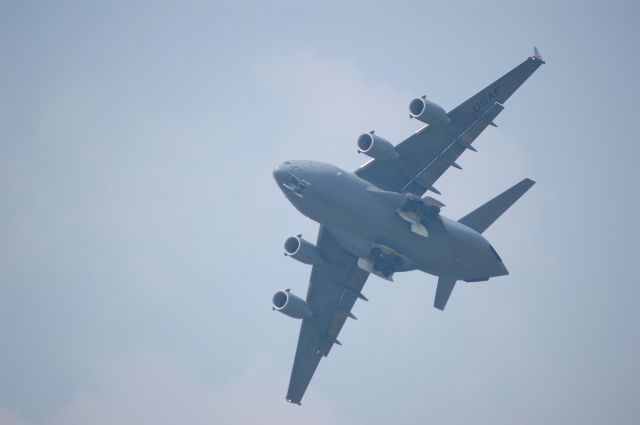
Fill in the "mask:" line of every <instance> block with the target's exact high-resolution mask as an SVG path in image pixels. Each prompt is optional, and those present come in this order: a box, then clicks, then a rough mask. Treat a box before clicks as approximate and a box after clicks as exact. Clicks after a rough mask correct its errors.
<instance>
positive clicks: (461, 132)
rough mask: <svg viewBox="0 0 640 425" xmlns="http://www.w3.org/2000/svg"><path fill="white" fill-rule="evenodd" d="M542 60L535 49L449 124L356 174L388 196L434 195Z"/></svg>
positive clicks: (456, 113) (409, 140)
mask: <svg viewBox="0 0 640 425" xmlns="http://www.w3.org/2000/svg"><path fill="white" fill-rule="evenodd" d="M543 63H544V61H543V60H542V58H541V57H540V54H539V53H538V51H537V49H535V48H534V55H533V56H530V57H529V58H527V59H526V60H525V61H524V62H522V63H521V64H520V65H518V66H517V67H515V68H514V69H512V70H511V71H509V72H508V73H506V74H505V75H503V76H502V77H501V78H499V79H498V80H497V81H495V82H494V83H492V84H490V85H489V86H488V87H486V88H485V89H484V90H481V91H480V92H478V93H477V94H475V95H474V96H472V97H471V98H469V99H467V100H466V101H465V102H464V103H462V104H461V105H459V106H458V107H456V108H455V109H453V110H452V111H450V112H449V113H448V114H447V115H448V116H449V119H450V122H449V123H448V124H444V125H436V126H431V125H427V126H424V127H423V128H421V129H420V130H418V131H417V132H416V133H415V134H413V135H411V136H409V137H408V138H407V139H406V140H404V141H403V142H402V143H400V144H399V145H398V146H396V152H398V158H397V159H391V160H378V159H374V160H371V161H369V162H368V163H366V164H365V165H363V166H362V167H360V169H358V170H357V171H356V174H357V175H358V176H360V177H362V178H363V179H365V180H368V181H370V182H371V183H373V184H375V185H376V186H378V187H381V188H383V189H386V190H391V191H394V192H406V193H413V194H416V195H418V196H422V195H423V194H424V193H425V192H426V191H427V190H431V191H432V192H435V193H438V194H439V193H440V192H438V190H437V189H435V188H434V187H433V184H434V183H435V181H436V180H438V179H439V178H440V176H442V174H444V172H445V171H446V170H447V169H448V168H449V167H451V166H453V167H455V168H460V166H459V165H458V164H456V162H455V161H456V159H457V158H458V157H459V156H460V155H461V154H462V153H463V152H464V151H465V150H467V149H470V150H475V148H474V147H473V146H472V145H471V143H472V142H473V141H474V140H475V139H476V138H477V137H478V136H479V135H480V133H482V132H483V131H484V129H485V128H487V126H489V125H493V126H495V124H494V123H493V120H494V119H495V118H496V117H497V116H498V114H499V113H500V112H501V111H502V110H503V109H504V106H503V104H504V102H505V101H506V100H507V99H508V98H509V97H510V96H511V95H512V94H513V93H514V92H515V91H516V90H517V89H518V88H519V87H520V86H521V85H522V83H524V82H525V81H526V80H527V78H529V76H531V74H533V73H534V72H535V71H536V70H537V69H538V68H539V67H540V65H542V64H543Z"/></svg>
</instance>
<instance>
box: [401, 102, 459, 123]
mask: <svg viewBox="0 0 640 425" xmlns="http://www.w3.org/2000/svg"><path fill="white" fill-rule="evenodd" d="M409 114H410V117H411V118H415V119H417V120H420V121H422V122H423V123H425V124H429V125H443V124H449V122H450V121H451V119H450V118H449V117H448V116H447V113H446V111H445V110H444V109H442V107H441V106H440V105H438V104H437V103H433V102H431V101H430V100H427V96H422V97H416V98H415V99H413V100H412V101H411V102H410V103H409Z"/></svg>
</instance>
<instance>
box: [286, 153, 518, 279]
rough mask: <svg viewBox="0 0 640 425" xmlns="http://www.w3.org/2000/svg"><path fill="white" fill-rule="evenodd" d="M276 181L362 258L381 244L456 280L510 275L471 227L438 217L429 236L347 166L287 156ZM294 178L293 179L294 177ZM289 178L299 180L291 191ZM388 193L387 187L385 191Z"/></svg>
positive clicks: (428, 270)
mask: <svg viewBox="0 0 640 425" xmlns="http://www.w3.org/2000/svg"><path fill="white" fill-rule="evenodd" d="M273 175H274V178H275V179H276V182H277V183H278V186H279V187H280V189H281V190H282V191H283V193H284V194H285V196H286V197H287V199H289V201H290V202H291V203H292V204H293V205H294V206H295V207H296V209H298V210H299V211H300V212H301V213H302V214H304V215H305V216H307V217H309V218H311V219H312V220H314V221H316V222H318V223H320V224H322V225H324V226H326V227H327V229H328V230H329V231H332V234H333V235H334V237H336V239H337V240H338V241H339V242H340V244H341V245H342V247H343V248H344V249H345V250H347V251H349V252H351V253H352V254H353V255H355V256H357V257H359V258H366V257H367V256H368V255H369V252H370V250H371V248H372V247H373V246H384V247H388V248H389V249H391V250H393V251H394V252H395V253H397V254H399V255H401V256H403V257H405V258H406V259H408V260H410V266H409V267H405V268H404V269H403V270H399V271H406V270H411V269H418V270H421V271H424V272H426V273H430V274H432V275H435V276H439V277H447V278H452V279H457V280H467V281H475V280H486V279H488V278H490V277H494V276H502V275H506V274H508V271H507V269H506V267H505V266H504V264H503V263H502V260H501V259H500V257H499V256H498V254H497V253H496V252H495V250H494V249H493V248H492V247H491V245H490V244H489V242H488V241H487V240H486V239H485V238H484V237H483V236H482V235H481V234H479V233H478V232H476V231H475V230H473V229H471V228H469V227H467V226H465V225H463V224H461V223H458V222H457V221H454V220H451V219H448V218H446V217H444V216H440V218H441V225H439V226H434V227H433V228H429V235H428V236H427V237H425V236H422V235H419V234H416V233H414V232H412V231H411V225H410V223H409V222H407V221H406V220H404V219H403V218H402V217H400V215H399V214H398V212H397V209H398V206H397V205H393V204H392V203H391V202H388V201H387V199H386V198H385V197H384V196H380V193H381V192H382V191H381V190H380V189H379V188H376V187H375V186H374V185H373V184H372V183H370V182H368V181H366V180H364V179H362V178H360V177H358V176H357V175H355V174H353V173H350V172H348V171H345V170H342V169H340V168H338V167H335V166H333V165H330V164H326V163H322V162H316V161H285V162H283V163H282V164H280V165H278V167H276V169H275V170H274V171H273ZM292 179H293V180H292ZM291 181H294V182H300V181H302V182H303V183H304V184H303V186H304V187H303V188H301V190H298V191H296V190H294V189H293V188H292V187H293V186H295V185H294V184H293V183H291ZM386 193H389V192H386Z"/></svg>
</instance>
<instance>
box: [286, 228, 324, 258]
mask: <svg viewBox="0 0 640 425" xmlns="http://www.w3.org/2000/svg"><path fill="white" fill-rule="evenodd" d="M284 255H286V256H287V257H291V258H295V259H296V260H298V261H300V262H301V263H305V264H311V265H315V264H321V263H323V262H324V258H323V257H322V254H321V253H320V250H319V249H318V248H317V247H316V246H315V245H314V244H312V243H311V242H308V241H306V240H304V239H302V235H298V236H292V237H290V238H287V240H286V241H284Z"/></svg>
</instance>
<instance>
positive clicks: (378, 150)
mask: <svg viewBox="0 0 640 425" xmlns="http://www.w3.org/2000/svg"><path fill="white" fill-rule="evenodd" d="M358 153H363V154H365V155H368V156H370V157H371V158H375V159H380V160H383V161H386V160H390V159H396V158H397V157H398V152H396V148H395V147H394V146H393V145H392V144H391V142H389V141H387V140H385V139H383V138H382V137H379V136H376V135H375V134H374V133H373V131H372V132H370V133H364V134H362V135H361V136H360V137H358Z"/></svg>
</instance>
